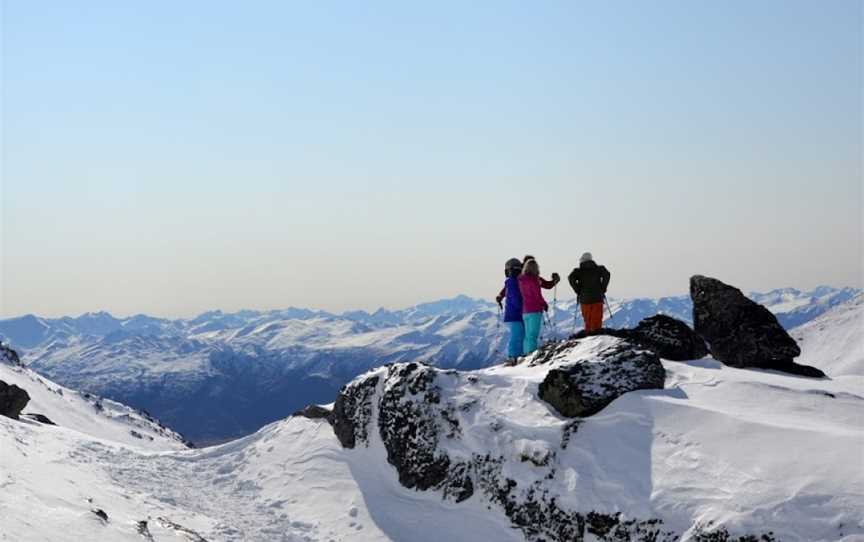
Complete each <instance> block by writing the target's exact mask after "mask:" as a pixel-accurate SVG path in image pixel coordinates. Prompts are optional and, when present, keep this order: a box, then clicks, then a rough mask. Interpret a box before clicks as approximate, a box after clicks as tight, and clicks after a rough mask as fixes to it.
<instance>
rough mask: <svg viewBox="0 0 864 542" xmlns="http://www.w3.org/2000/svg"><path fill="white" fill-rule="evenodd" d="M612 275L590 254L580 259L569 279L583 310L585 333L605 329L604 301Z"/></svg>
mask: <svg viewBox="0 0 864 542" xmlns="http://www.w3.org/2000/svg"><path fill="white" fill-rule="evenodd" d="M611 278H612V274H611V273H609V270H608V269H606V268H605V267H604V266H602V265H597V264H596V263H595V262H594V258H593V257H592V256H591V253H590V252H586V253H585V254H583V255H582V257H581V258H579V267H577V268H575V269H573V271H572V272H571V273H570V276H568V277H567V279H568V280H569V281H570V286H571V287H572V288H573V291H574V292H576V300H577V301H578V302H579V305H580V307H581V309H582V319H583V320H585V331H587V332H591V331H595V330H598V329H600V328H601V327H603V300H604V299H605V298H606V289H607V288H609V280H610V279H611Z"/></svg>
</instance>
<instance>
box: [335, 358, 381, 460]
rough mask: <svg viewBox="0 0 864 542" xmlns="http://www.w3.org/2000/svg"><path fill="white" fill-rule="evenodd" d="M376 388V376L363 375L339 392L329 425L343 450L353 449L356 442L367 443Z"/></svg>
mask: <svg viewBox="0 0 864 542" xmlns="http://www.w3.org/2000/svg"><path fill="white" fill-rule="evenodd" d="M377 387H378V377H377V376H369V377H366V375H363V376H360V377H357V378H356V379H355V380H354V381H353V382H351V383H350V384H348V385H346V386H343V387H342V389H341V390H340V391H339V395H338V396H337V397H336V403H335V404H334V405H333V415H332V416H330V425H332V426H333V432H334V433H335V434H336V438H338V439H339V443H340V444H342V446H343V447H344V448H353V447H354V446H355V445H356V443H357V441H358V440H359V441H360V442H361V443H364V442H367V439H368V431H369V420H370V418H371V416H372V399H373V396H374V394H375V390H376V388H377Z"/></svg>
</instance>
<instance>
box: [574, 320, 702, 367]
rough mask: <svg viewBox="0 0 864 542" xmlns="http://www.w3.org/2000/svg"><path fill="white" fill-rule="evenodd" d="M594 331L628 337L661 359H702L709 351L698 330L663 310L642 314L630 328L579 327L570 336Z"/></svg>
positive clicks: (596, 333)
mask: <svg viewBox="0 0 864 542" xmlns="http://www.w3.org/2000/svg"><path fill="white" fill-rule="evenodd" d="M594 335H608V336H611V337H618V338H620V339H627V340H629V341H631V342H634V343H636V344H638V345H639V346H640V347H641V348H645V349H646V350H650V351H652V352H654V353H655V354H657V355H658V356H660V357H661V358H663V359H670V360H672V361H686V360H691V359H702V358H704V357H705V356H707V355H708V348H707V347H706V346H705V340H704V339H702V337H701V336H700V335H699V334H698V333H696V332H695V331H693V330H692V329H690V327H689V326H688V325H687V324H686V323H684V322H682V321H681V320H678V319H676V318H672V317H671V316H667V315H665V314H657V315H655V316H651V317H649V318H645V319H644V320H642V321H641V322H639V325H637V326H636V327H635V328H632V329H611V328H601V329H598V330H595V331H592V332H587V331H585V330H582V331H580V332H578V333H576V334H574V335H573V336H572V337H571V339H577V340H578V339H584V338H586V337H590V336H594Z"/></svg>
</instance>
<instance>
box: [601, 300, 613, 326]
mask: <svg viewBox="0 0 864 542" xmlns="http://www.w3.org/2000/svg"><path fill="white" fill-rule="evenodd" d="M603 304H604V305H606V309H607V310H608V311H609V323H612V319H613V318H614V316H612V307H611V306H609V299H607V298H606V294H603Z"/></svg>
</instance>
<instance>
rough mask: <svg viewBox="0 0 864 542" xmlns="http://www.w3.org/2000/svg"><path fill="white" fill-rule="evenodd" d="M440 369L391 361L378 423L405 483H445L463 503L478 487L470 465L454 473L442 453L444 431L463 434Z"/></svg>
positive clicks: (414, 485) (410, 485) (420, 486)
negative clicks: (445, 399)
mask: <svg viewBox="0 0 864 542" xmlns="http://www.w3.org/2000/svg"><path fill="white" fill-rule="evenodd" d="M437 373H438V370H437V369H434V368H432V367H429V366H426V365H419V364H417V363H408V364H399V365H392V366H390V367H389V368H388V374H387V380H386V382H385V386H384V389H385V392H384V394H383V395H382V397H381V402H380V405H379V407H378V426H379V429H380V433H381V440H383V441H384V447H385V448H386V449H387V461H388V462H389V463H390V464H391V465H393V466H394V467H396V470H397V472H398V473H399V482H400V483H401V484H402V485H403V486H405V487H408V488H417V489H422V490H425V489H429V488H433V487H435V488H442V489H444V490H445V495H449V496H452V497H454V498H455V500H456V501H457V502H458V501H462V500H464V499H467V498H468V497H470V496H471V495H472V493H473V491H474V490H473V486H472V484H471V480H470V478H468V477H467V476H465V474H466V473H465V472H464V468H463V469H462V470H463V472H456V471H457V470H459V469H455V470H454V472H451V462H450V458H449V457H448V456H447V455H446V454H443V453H440V452H438V442H439V440H440V439H441V437H442V433H444V431H445V430H446V431H447V432H448V433H454V432H455V433H458V431H459V427H458V421H456V420H455V418H454V417H453V416H452V415H451V413H450V412H448V410H449V409H448V407H447V405H442V404H441V394H440V390H439V388H438V386H436V385H435V377H436V374H437ZM409 396H410V397H411V398H410V399H409ZM439 422H440V423H439ZM454 424H455V427H454ZM445 428H446V429H445Z"/></svg>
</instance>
